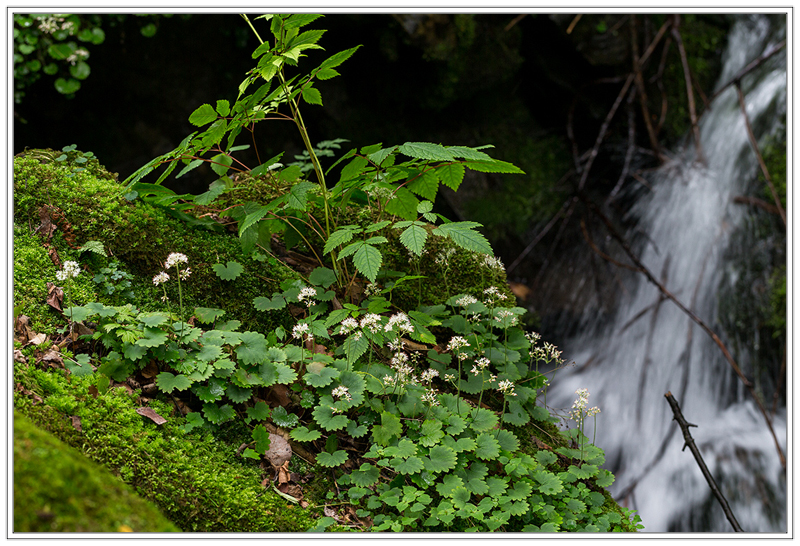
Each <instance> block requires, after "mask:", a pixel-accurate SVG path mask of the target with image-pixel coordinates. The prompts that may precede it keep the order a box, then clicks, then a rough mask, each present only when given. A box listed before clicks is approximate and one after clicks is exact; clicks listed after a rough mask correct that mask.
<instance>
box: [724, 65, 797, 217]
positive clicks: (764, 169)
mask: <svg viewBox="0 0 800 546" xmlns="http://www.w3.org/2000/svg"><path fill="white" fill-rule="evenodd" d="M734 85H735V86H736V93H737V94H738V95H739V106H740V107H741V108H742V115H743V116H744V124H745V127H746V128H747V136H748V137H749V138H750V144H751V145H752V146H753V150H755V152H756V157H757V158H758V164H759V166H760V167H761V172H762V173H763V174H764V178H765V179H766V180H767V186H769V191H770V193H772V198H773V199H774V200H775V206H776V207H778V213H779V214H780V215H781V220H783V225H784V226H785V225H786V212H785V211H784V210H783V206H782V205H781V200H780V199H779V198H778V192H777V191H775V185H774V184H773V183H772V178H771V177H770V176H769V171H768V170H767V164H766V163H764V158H763V157H762V156H761V152H760V151H759V150H758V142H756V137H755V135H754V134H753V128H752V127H751V126H750V117H749V116H748V115H747V106H746V105H745V103H744V93H742V84H741V82H740V81H739V80H736V82H734Z"/></svg>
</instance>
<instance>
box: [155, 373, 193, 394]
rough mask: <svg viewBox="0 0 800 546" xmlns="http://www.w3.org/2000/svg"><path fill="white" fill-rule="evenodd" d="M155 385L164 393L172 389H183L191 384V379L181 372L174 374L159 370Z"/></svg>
mask: <svg viewBox="0 0 800 546" xmlns="http://www.w3.org/2000/svg"><path fill="white" fill-rule="evenodd" d="M156 385H158V388H159V389H161V390H162V391H164V392H166V393H170V392H172V391H173V390H179V391H184V390H186V389H188V388H189V387H191V386H192V381H191V380H190V379H189V378H188V377H186V376H185V375H183V374H179V375H174V374H171V373H169V372H161V373H160V374H158V375H157V376H156Z"/></svg>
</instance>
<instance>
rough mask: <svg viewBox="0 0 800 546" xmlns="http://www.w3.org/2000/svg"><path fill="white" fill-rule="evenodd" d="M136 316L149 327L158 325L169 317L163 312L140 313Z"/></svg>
mask: <svg viewBox="0 0 800 546" xmlns="http://www.w3.org/2000/svg"><path fill="white" fill-rule="evenodd" d="M136 318H137V319H138V320H139V322H141V323H142V324H144V325H145V326H148V327H150V328H155V327H156V326H160V325H162V324H164V323H165V322H167V320H168V319H169V317H168V316H167V315H165V314H164V313H140V314H139V316H138V317H136Z"/></svg>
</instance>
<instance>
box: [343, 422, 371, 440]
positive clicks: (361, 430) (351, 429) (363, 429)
mask: <svg viewBox="0 0 800 546" xmlns="http://www.w3.org/2000/svg"><path fill="white" fill-rule="evenodd" d="M367 432H369V428H367V425H359V424H357V423H356V422H355V421H350V422H349V423H347V434H348V435H349V436H351V437H353V438H361V437H362V436H364V435H365V434H366V433H367Z"/></svg>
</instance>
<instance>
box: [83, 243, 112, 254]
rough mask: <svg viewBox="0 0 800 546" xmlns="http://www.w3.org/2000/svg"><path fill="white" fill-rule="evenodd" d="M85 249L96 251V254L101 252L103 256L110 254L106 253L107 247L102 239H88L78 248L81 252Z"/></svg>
mask: <svg viewBox="0 0 800 546" xmlns="http://www.w3.org/2000/svg"><path fill="white" fill-rule="evenodd" d="M84 250H88V251H89V252H94V253H95V254H100V255H101V256H108V254H106V249H105V247H103V243H101V242H100V241H86V242H85V243H83V245H81V247H80V248H79V249H78V251H79V252H83V251H84Z"/></svg>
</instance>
